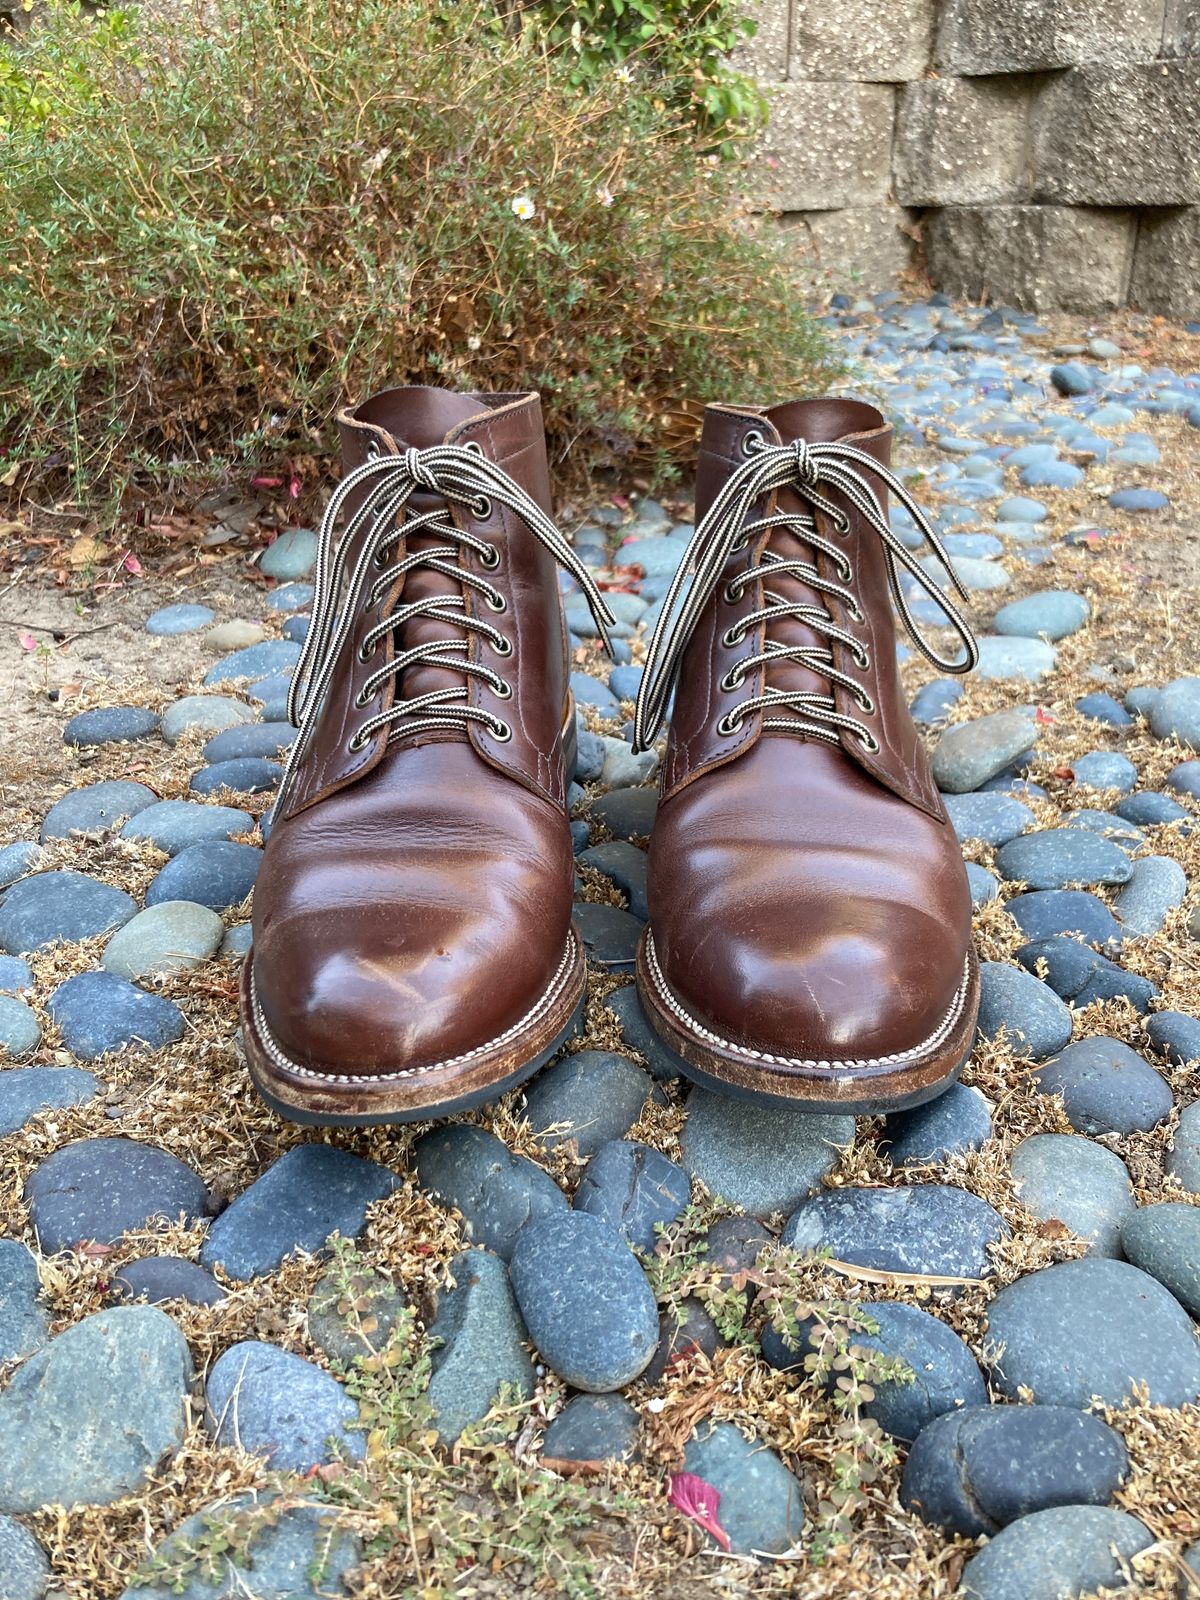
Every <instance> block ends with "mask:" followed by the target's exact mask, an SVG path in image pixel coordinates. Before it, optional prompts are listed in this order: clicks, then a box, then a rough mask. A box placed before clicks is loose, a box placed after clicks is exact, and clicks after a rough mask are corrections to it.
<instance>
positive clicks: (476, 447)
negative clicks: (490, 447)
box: [463, 439, 483, 456]
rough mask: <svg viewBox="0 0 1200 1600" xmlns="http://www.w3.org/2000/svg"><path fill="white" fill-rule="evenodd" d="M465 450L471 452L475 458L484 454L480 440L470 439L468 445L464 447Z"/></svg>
mask: <svg viewBox="0 0 1200 1600" xmlns="http://www.w3.org/2000/svg"><path fill="white" fill-rule="evenodd" d="M463 449H464V450H469V451H470V452H471V454H472V455H473V456H481V455H482V454H483V446H482V445H481V444H480V442H479V440H478V439H468V440H467V442H466V444H464V445H463Z"/></svg>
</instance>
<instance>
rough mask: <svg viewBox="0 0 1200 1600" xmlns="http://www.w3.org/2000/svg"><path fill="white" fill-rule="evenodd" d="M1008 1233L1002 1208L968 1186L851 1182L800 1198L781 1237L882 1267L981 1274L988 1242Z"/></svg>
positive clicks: (988, 1264)
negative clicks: (886, 1185) (887, 1186)
mask: <svg viewBox="0 0 1200 1600" xmlns="http://www.w3.org/2000/svg"><path fill="white" fill-rule="evenodd" d="M1007 1233H1008V1228H1007V1227H1006V1225H1005V1222H1004V1219H1003V1218H1002V1217H1001V1216H1000V1214H999V1212H998V1211H996V1210H995V1209H994V1208H993V1207H992V1206H990V1205H988V1203H987V1202H986V1200H980V1199H979V1197H978V1196H977V1195H973V1194H970V1193H969V1192H968V1191H967V1190H966V1189H956V1188H953V1187H951V1186H950V1185H947V1184H920V1185H916V1186H914V1187H906V1188H900V1189H876V1188H866V1187H860V1186H858V1185H847V1186H846V1187H844V1188H841V1189H826V1190H824V1191H822V1193H820V1194H817V1195H814V1196H813V1197H812V1198H811V1199H809V1200H805V1201H803V1202H802V1203H801V1205H800V1206H799V1208H798V1209H797V1210H796V1211H794V1212H793V1213H792V1215H791V1216H790V1217H789V1218H788V1222H787V1226H786V1227H785V1228H784V1230H783V1234H782V1236H781V1242H782V1243H783V1244H785V1245H789V1246H790V1247H791V1248H792V1249H795V1250H800V1251H803V1252H813V1251H817V1250H821V1249H825V1248H828V1249H829V1251H830V1253H831V1254H832V1255H833V1256H834V1258H835V1259H836V1260H839V1261H849V1262H852V1263H854V1264H855V1265H856V1266H860V1267H874V1268H876V1269H877V1270H879V1271H882V1272H918V1273H929V1274H933V1275H937V1276H946V1277H952V1278H984V1277H987V1276H988V1274H989V1273H991V1271H992V1270H993V1267H992V1260H991V1256H990V1254H989V1252H988V1246H989V1245H991V1244H994V1243H996V1242H997V1241H998V1240H1000V1239H1002V1238H1004V1237H1005V1236H1006V1235H1007Z"/></svg>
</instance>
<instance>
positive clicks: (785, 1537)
mask: <svg viewBox="0 0 1200 1600" xmlns="http://www.w3.org/2000/svg"><path fill="white" fill-rule="evenodd" d="M683 1466H684V1472H685V1473H687V1474H689V1475H690V1476H691V1477H692V1478H698V1479H699V1480H700V1483H701V1484H707V1485H710V1486H711V1487H712V1488H713V1489H715V1490H716V1492H717V1494H718V1495H719V1496H720V1500H719V1504H718V1509H717V1521H718V1524H719V1526H720V1527H721V1528H722V1530H723V1531H724V1533H725V1535H726V1537H727V1538H728V1540H729V1548H730V1550H731V1551H732V1552H733V1553H734V1554H736V1555H751V1554H756V1553H757V1554H762V1555H782V1554H783V1552H784V1551H785V1550H791V1549H792V1548H793V1547H794V1546H795V1545H796V1544H797V1542H798V1541H799V1538H800V1535H801V1533H802V1532H803V1530H804V1491H803V1488H802V1487H801V1484H800V1482H799V1480H798V1479H797V1478H796V1477H795V1476H794V1475H793V1474H792V1473H791V1472H789V1471H788V1469H787V1467H786V1466H785V1465H784V1464H783V1462H782V1460H781V1459H780V1458H779V1456H778V1455H776V1453H775V1451H774V1450H771V1449H769V1448H768V1447H767V1446H766V1445H764V1444H763V1443H762V1442H761V1441H760V1440H757V1439H747V1438H745V1437H744V1436H743V1434H742V1433H741V1430H740V1429H738V1428H736V1427H735V1426H734V1425H733V1423H731V1422H718V1423H715V1424H711V1425H709V1424H704V1425H702V1427H701V1431H700V1433H699V1435H698V1437H697V1438H695V1439H693V1440H692V1441H691V1443H690V1444H689V1445H688V1446H687V1448H686V1449H685V1450H684V1453H683ZM679 1476H680V1475H676V1477H675V1478H674V1479H673V1480H672V1488H673V1489H674V1491H675V1492H676V1494H678V1491H679V1488H680V1484H679Z"/></svg>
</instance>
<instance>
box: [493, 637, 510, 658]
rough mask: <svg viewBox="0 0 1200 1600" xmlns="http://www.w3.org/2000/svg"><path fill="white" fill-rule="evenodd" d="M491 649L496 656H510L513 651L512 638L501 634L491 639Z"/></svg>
mask: <svg viewBox="0 0 1200 1600" xmlns="http://www.w3.org/2000/svg"><path fill="white" fill-rule="evenodd" d="M491 645H492V649H493V650H494V651H495V652H496V654H497V655H498V656H510V655H512V652H513V647H512V640H511V639H506V638H505V637H504V635H503V634H501V635H500V637H499V638H498V639H493V640H492V641H491Z"/></svg>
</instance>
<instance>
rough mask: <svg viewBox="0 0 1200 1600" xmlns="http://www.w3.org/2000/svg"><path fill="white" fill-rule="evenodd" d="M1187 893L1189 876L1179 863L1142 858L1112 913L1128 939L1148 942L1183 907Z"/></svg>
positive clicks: (1134, 868) (1135, 863)
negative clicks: (1171, 915) (1176, 909)
mask: <svg viewBox="0 0 1200 1600" xmlns="http://www.w3.org/2000/svg"><path fill="white" fill-rule="evenodd" d="M1187 890H1188V881H1187V874H1186V873H1185V872H1184V870H1183V868H1182V867H1181V866H1180V865H1179V863H1178V861H1175V860H1173V859H1172V858H1171V857H1170V856H1140V857H1139V858H1138V859H1137V860H1136V861H1135V862H1134V863H1133V873H1132V875H1131V877H1130V879H1129V882H1128V883H1127V884H1126V885H1125V887H1124V888H1123V889H1122V890H1121V892H1120V894H1119V895H1118V896H1117V898H1116V900H1115V901H1114V902H1113V910H1114V911H1115V913H1116V915H1117V917H1118V919H1119V920H1120V923H1121V926H1122V928H1123V929H1124V931H1125V934H1126V936H1127V937H1128V938H1131V939H1145V938H1149V936H1150V935H1151V934H1155V933H1157V932H1158V931H1159V929H1160V928H1161V927H1162V925H1163V923H1164V922H1165V921H1166V920H1167V916H1168V914H1169V913H1170V912H1172V911H1174V909H1175V907H1176V906H1178V905H1182V904H1183V901H1184V897H1185V896H1186V894H1187Z"/></svg>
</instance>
